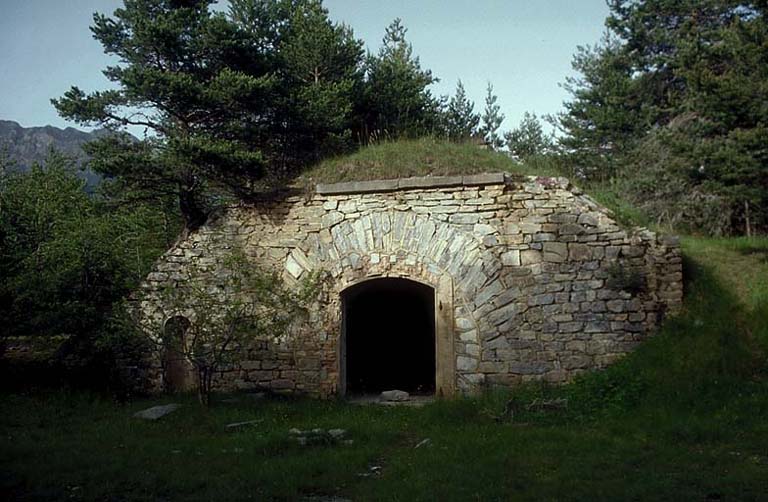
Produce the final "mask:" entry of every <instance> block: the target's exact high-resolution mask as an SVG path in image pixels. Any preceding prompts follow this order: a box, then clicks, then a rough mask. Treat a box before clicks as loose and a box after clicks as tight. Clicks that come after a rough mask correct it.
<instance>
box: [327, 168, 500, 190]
mask: <svg viewBox="0 0 768 502" xmlns="http://www.w3.org/2000/svg"><path fill="white" fill-rule="evenodd" d="M505 182H506V174H504V173H484V174H472V175H467V176H417V177H412V178H400V179H393V180H371V181H347V182H343V183H318V184H317V187H316V189H315V190H316V192H317V193H318V194H319V195H343V194H351V193H375V192H393V191H395V190H410V189H416V188H446V187H457V186H477V185H502V184H504V183H505Z"/></svg>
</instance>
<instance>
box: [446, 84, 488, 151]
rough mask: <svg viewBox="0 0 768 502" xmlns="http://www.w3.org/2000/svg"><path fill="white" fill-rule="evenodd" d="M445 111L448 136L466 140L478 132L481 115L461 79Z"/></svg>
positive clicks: (457, 139) (455, 139)
mask: <svg viewBox="0 0 768 502" xmlns="http://www.w3.org/2000/svg"><path fill="white" fill-rule="evenodd" d="M445 113H446V124H447V129H448V130H447V133H448V138H450V139H451V140H452V141H466V140H469V139H470V138H472V137H473V136H474V135H475V134H476V133H477V128H478V125H479V124H480V116H479V115H477V114H476V113H475V103H474V102H472V101H471V100H470V99H469V98H468V97H467V92H466V91H465V90H464V84H462V83H461V80H459V81H458V83H457V84H456V93H455V94H454V95H453V96H452V97H451V99H450V101H448V107H447V109H446V112H445Z"/></svg>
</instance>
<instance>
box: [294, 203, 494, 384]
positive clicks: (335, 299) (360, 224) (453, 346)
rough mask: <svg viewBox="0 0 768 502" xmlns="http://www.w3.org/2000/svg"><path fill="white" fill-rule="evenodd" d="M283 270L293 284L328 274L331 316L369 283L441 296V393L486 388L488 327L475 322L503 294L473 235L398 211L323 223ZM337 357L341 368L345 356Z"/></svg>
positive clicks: (334, 325)
mask: <svg viewBox="0 0 768 502" xmlns="http://www.w3.org/2000/svg"><path fill="white" fill-rule="evenodd" d="M329 214H331V215H333V214H334V213H329ZM339 216H341V215H339ZM469 228H470V229H471V228H472V226H471V225H469ZM284 266H285V271H286V275H287V277H288V278H290V279H294V280H300V279H301V278H303V277H305V274H308V273H310V272H312V271H317V270H323V271H325V272H327V273H328V274H329V276H330V278H331V281H330V282H331V295H330V296H331V302H332V303H334V304H333V305H329V309H327V310H328V311H329V312H333V311H336V312H339V311H340V310H341V301H340V297H341V293H342V291H344V290H345V289H346V288H348V287H350V286H352V285H354V284H357V283H359V282H361V281H365V280H370V279H371V278H380V277H402V278H407V279H410V280H414V281H417V282H421V283H423V284H427V285H429V286H431V287H433V288H435V292H436V293H435V294H436V303H435V305H436V316H437V323H436V337H437V339H438V344H437V358H438V364H439V365H440V370H439V371H438V372H437V373H438V382H437V393H438V394H441V393H442V394H445V395H452V394H453V393H455V391H456V387H457V386H458V387H459V388H460V389H462V390H469V389H472V388H474V387H475V386H476V385H477V384H479V383H481V381H482V375H481V374H480V373H479V372H478V366H479V356H480V341H479V332H480V326H481V323H482V322H483V320H482V319H477V318H476V313H477V311H478V309H477V305H476V302H477V300H476V299H477V298H480V299H490V298H493V297H495V296H496V295H498V293H500V292H501V289H500V288H499V279H498V273H499V271H500V270H501V262H500V260H499V258H498V257H496V256H495V255H494V254H493V253H491V252H490V251H489V250H488V249H487V248H486V246H485V245H484V244H483V242H482V240H481V238H480V237H478V235H476V234H475V233H473V232H472V231H471V230H468V231H464V230H462V229H460V228H457V227H456V226H455V225H450V224H448V223H446V222H443V221H440V220H436V219H434V218H432V217H430V216H428V215H426V214H416V213H413V212H406V211H394V210H390V211H378V212H371V213H367V214H363V215H361V216H359V217H357V218H354V219H341V220H340V219H338V218H335V217H332V218H325V219H324V224H323V227H322V228H321V229H320V230H319V231H318V232H314V233H311V234H309V235H308V236H307V237H306V238H305V239H304V240H303V241H302V242H300V243H299V245H298V246H296V247H295V248H294V249H293V250H292V251H291V252H290V253H289V254H288V256H287V257H286V259H285V263H284ZM481 313H483V314H484V315H485V314H487V312H481ZM329 315H330V316H331V317H330V319H329V323H328V324H329V325H330V326H331V330H335V331H336V332H338V333H339V334H340V333H341V329H342V328H341V317H340V315H338V314H336V315H333V314H329ZM339 345H341V343H339ZM338 357H339V361H341V357H342V354H341V353H340V352H339V353H338ZM340 373H341V372H340ZM340 378H341V377H340ZM339 390H340V391H343V388H341V387H340V389H339Z"/></svg>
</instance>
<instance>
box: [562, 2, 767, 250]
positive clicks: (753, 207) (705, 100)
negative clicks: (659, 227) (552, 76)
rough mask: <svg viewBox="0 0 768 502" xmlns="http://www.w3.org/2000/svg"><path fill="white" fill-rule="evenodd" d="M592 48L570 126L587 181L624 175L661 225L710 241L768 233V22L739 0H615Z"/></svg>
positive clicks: (761, 10) (582, 67) (567, 141)
mask: <svg viewBox="0 0 768 502" xmlns="http://www.w3.org/2000/svg"><path fill="white" fill-rule="evenodd" d="M609 8H610V15H609V17H608V19H607V21H606V25H607V27H608V28H609V30H610V31H609V35H608V36H607V37H606V38H605V39H604V40H603V41H602V42H601V43H600V44H598V45H597V46H595V47H592V48H580V49H579V52H578V53H577V54H576V56H575V57H574V61H573V66H574V69H576V70H577V71H578V72H579V73H580V74H581V76H580V77H578V78H571V79H568V80H567V82H566V85H565V87H566V89H567V90H568V91H569V92H570V93H571V95H572V100H571V101H570V102H569V103H566V110H565V113H564V114H562V115H561V116H560V117H559V120H558V125H559V127H560V129H561V131H562V132H563V133H564V135H563V136H562V137H561V139H560V146H561V148H562V149H563V151H564V153H565V154H566V156H567V158H568V159H569V161H570V162H571V163H572V164H574V165H575V166H576V169H577V172H578V174H579V175H581V176H583V177H587V178H591V179H599V180H602V181H605V180H608V179H613V178H622V179H623V180H624V181H625V183H624V185H625V186H626V188H627V192H626V195H627V196H628V197H629V198H630V199H631V200H632V201H634V202H636V203H638V204H640V205H641V206H643V210H645V211H647V212H648V213H649V215H650V216H651V217H652V218H653V219H656V220H659V221H660V222H664V223H667V224H671V225H675V226H676V227H678V228H681V229H684V230H685V229H688V230H696V231H704V232H706V233H708V234H715V235H717V234H728V233H735V232H741V233H747V234H749V233H754V232H755V231H756V230H758V231H759V230H761V229H765V228H766V225H768V214H766V209H765V208H766V207H767V206H768V204H767V202H768V199H767V198H766V197H768V171H767V170H766V164H767V163H768V155H767V153H766V152H768V150H766V147H765V145H766V144H768V141H767V140H768V133H767V132H766V128H765V123H766V120H767V119H768V115H766V114H767V113H768V109H767V108H766V107H765V106H764V103H765V102H766V101H767V99H768V95H767V94H766V93H767V92H768V85H767V84H766V83H767V82H768V72H766V68H768V65H767V64H766V61H767V60H768V59H766V58H768V49H767V48H768V44H766V40H768V23H766V18H765V14H766V12H765V6H764V5H762V4H760V3H758V4H755V3H754V2H742V1H736V0H706V1H682V2H680V1H671V0H641V1H637V0H612V1H611V2H609Z"/></svg>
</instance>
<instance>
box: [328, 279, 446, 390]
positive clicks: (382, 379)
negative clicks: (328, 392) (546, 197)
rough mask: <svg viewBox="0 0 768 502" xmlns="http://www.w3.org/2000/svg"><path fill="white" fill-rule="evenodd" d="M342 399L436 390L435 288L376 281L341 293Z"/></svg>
mask: <svg viewBox="0 0 768 502" xmlns="http://www.w3.org/2000/svg"><path fill="white" fill-rule="evenodd" d="M341 297H342V316H343V317H342V318H343V321H342V326H343V337H342V350H341V359H342V361H341V366H342V368H341V374H342V379H343V381H342V385H343V387H342V389H343V391H342V393H344V394H346V395H360V394H375V393H379V392H382V391H384V390H391V389H399V390H404V391H407V392H410V393H412V394H425V395H429V394H434V393H435V391H436V387H437V369H438V368H437V366H438V363H437V338H436V324H437V315H436V309H435V303H436V293H435V288H433V287H431V286H428V285H426V284H423V283H420V282H416V281H413V280H409V279H403V278H376V279H370V280H366V281H364V282H361V283H358V284H355V285H354V286H351V287H349V288H347V289H345V290H344V291H343V292H342V295H341Z"/></svg>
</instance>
